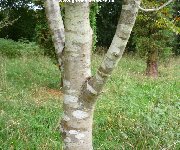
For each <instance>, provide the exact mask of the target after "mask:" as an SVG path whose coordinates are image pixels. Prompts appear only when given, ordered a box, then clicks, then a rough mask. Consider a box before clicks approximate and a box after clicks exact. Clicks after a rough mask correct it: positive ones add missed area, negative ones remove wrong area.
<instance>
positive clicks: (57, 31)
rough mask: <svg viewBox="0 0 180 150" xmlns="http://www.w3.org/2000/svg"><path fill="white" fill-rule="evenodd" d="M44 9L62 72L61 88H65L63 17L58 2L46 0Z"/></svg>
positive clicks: (56, 0)
mask: <svg viewBox="0 0 180 150" xmlns="http://www.w3.org/2000/svg"><path fill="white" fill-rule="evenodd" d="M44 7H45V11H46V17H47V20H48V24H49V28H50V31H51V35H52V40H53V43H54V47H55V50H56V55H57V58H58V63H59V70H60V72H61V83H60V86H61V87H62V86H63V78H62V76H63V70H64V69H63V62H62V52H63V49H64V43H65V33H64V24H63V20H62V16H61V10H60V7H59V1H58V0H45V2H44Z"/></svg>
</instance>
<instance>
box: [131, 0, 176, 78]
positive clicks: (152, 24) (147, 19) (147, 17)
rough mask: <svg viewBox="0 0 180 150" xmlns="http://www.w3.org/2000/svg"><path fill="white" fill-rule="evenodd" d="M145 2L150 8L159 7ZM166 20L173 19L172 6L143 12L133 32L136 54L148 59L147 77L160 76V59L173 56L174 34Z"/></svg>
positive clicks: (154, 3)
mask: <svg viewBox="0 0 180 150" xmlns="http://www.w3.org/2000/svg"><path fill="white" fill-rule="evenodd" d="M143 2H144V3H143V4H144V5H145V6H148V7H153V6H156V7H158V5H159V4H157V3H156V1H149V0H146V1H143ZM162 2H165V1H162ZM166 18H168V19H173V13H172V4H171V5H168V7H165V8H163V9H162V10H159V11H157V12H151V13H148V12H143V11H141V12H140V13H139V15H138V17H137V20H136V24H135V27H134V30H133V31H134V36H133V42H134V43H135V49H136V52H137V53H138V54H139V55H140V56H141V57H145V58H146V63H147V68H146V75H148V76H151V77H154V78H156V77H157V76H158V61H159V60H160V59H164V60H165V59H166V60H167V59H168V58H169V57H170V56H171V55H172V49H173V45H172V42H173V41H174V34H173V32H172V31H171V30H170V27H169V25H168V24H167V22H166V21H167V20H166ZM171 26H172V25H171ZM173 29H174V28H173Z"/></svg>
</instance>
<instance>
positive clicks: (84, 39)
mask: <svg viewBox="0 0 180 150" xmlns="http://www.w3.org/2000/svg"><path fill="white" fill-rule="evenodd" d="M140 1H141V0H136V3H135V1H134V0H124V3H123V6H122V12H121V16H120V19H119V22H118V25H117V30H116V33H115V35H114V38H113V41H112V43H111V46H110V47H109V50H108V52H107V54H106V55H105V58H104V59H103V61H102V63H101V65H100V67H99V69H98V71H97V73H96V74H95V75H94V76H91V66H90V63H91V59H90V57H91V48H92V30H91V28H90V22H89V3H88V2H85V3H82V2H81V3H66V7H65V49H64V51H63V53H62V49H61V51H60V53H59V54H60V57H59V59H60V61H61V58H62V62H63V68H64V72H63V92H64V103H63V110H64V115H63V118H62V121H61V132H62V134H63V141H64V144H65V145H64V148H63V149H65V150H92V149H93V146H92V122H93V111H94V105H95V101H96V98H97V97H98V95H99V94H100V92H101V91H102V88H103V86H104V85H105V83H106V81H107V79H108V77H109V76H110V75H111V73H112V71H113V69H114V68H115V66H116V65H117V63H118V62H119V60H120V58H121V57H122V54H123V52H124V49H125V47H126V44H127V42H128V39H129V37H130V34H131V31H132V28H133V26H134V23H135V19H136V16H137V12H138V7H137V5H139V4H140ZM46 3H47V5H46V9H47V11H46V12H47V13H49V15H47V17H48V19H50V21H49V23H50V25H51V24H53V25H54V26H55V27H56V22H57V23H58V22H59V21H60V22H61V21H62V19H60V18H59V19H58V20H59V21H58V20H57V19H54V18H53V16H52V15H50V14H51V13H55V14H56V13H57V12H56V11H55V10H56V9H58V5H57V3H58V1H57V0H46ZM53 3H56V5H52V4H53ZM48 4H50V5H48ZM54 6H56V9H54V10H51V9H50V10H49V8H53V7H54ZM48 10H49V11H48ZM61 25H62V22H61ZM57 27H58V26H57ZM52 29H53V28H52ZM52 31H53V33H54V35H59V34H56V32H55V30H52ZM58 31H60V30H58ZM57 33H62V32H57ZM54 37H56V36H54ZM57 37H61V35H59V36H57ZM55 39H56V38H55ZM61 41H62V40H61V39H59V40H58V39H56V40H54V44H55V45H56V44H60V43H61ZM60 46H61V47H62V44H60ZM57 49H60V48H57Z"/></svg>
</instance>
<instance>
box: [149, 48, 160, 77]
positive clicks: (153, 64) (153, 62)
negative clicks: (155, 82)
mask: <svg viewBox="0 0 180 150" xmlns="http://www.w3.org/2000/svg"><path fill="white" fill-rule="evenodd" d="M157 60H158V50H157V49H152V50H149V51H148V58H147V68H146V75H147V76H149V77H153V78H157V77H158V63H157Z"/></svg>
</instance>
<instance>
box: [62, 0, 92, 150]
mask: <svg viewBox="0 0 180 150" xmlns="http://www.w3.org/2000/svg"><path fill="white" fill-rule="evenodd" d="M91 47H92V30H91V27H90V23H89V3H67V4H66V9H65V50H64V53H63V62H64V77H63V92H64V104H63V107H64V116H63V119H62V121H61V127H62V133H63V136H62V137H63V141H64V143H65V147H64V149H66V150H91V149H93V148H92V120H93V104H90V103H88V104H87V103H85V101H84V100H82V99H80V98H79V95H80V92H81V87H82V85H83V83H84V82H85V81H86V80H87V79H88V78H89V77H90V76H91V66H90V63H91V59H90V57H91Z"/></svg>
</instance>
